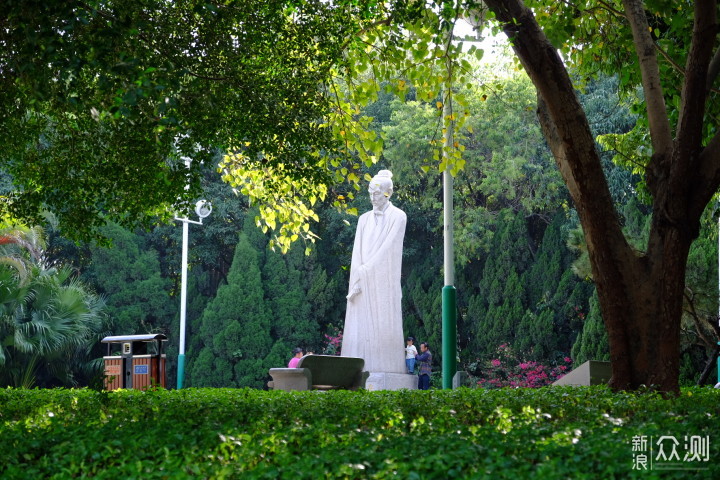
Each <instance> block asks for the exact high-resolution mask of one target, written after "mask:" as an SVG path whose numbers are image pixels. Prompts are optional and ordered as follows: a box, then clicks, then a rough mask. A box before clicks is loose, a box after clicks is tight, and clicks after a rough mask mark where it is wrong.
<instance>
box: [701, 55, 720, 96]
mask: <svg viewBox="0 0 720 480" xmlns="http://www.w3.org/2000/svg"><path fill="white" fill-rule="evenodd" d="M718 73H720V48H718V49H717V50H715V55H713V58H712V60H711V61H710V67H709V68H708V75H707V83H706V84H705V89H706V90H708V91H709V90H710V89H712V86H713V83H715V79H716V78H717V76H718Z"/></svg>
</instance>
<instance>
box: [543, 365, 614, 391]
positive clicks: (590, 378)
mask: <svg viewBox="0 0 720 480" xmlns="http://www.w3.org/2000/svg"><path fill="white" fill-rule="evenodd" d="M611 376H612V369H611V368H610V362H600V361H597V360H588V361H587V362H585V363H583V364H582V365H580V366H579V367H578V368H576V369H575V370H573V371H571V372H570V373H568V374H567V375H565V376H563V377H560V378H559V379H557V380H555V381H554V382H553V385H581V386H583V385H584V386H587V385H602V384H604V383H608V381H610V377H611Z"/></svg>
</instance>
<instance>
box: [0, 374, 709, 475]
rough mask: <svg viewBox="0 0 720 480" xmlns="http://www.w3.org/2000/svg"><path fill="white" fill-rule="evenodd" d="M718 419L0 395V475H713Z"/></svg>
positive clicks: (327, 401) (700, 399)
mask: <svg viewBox="0 0 720 480" xmlns="http://www.w3.org/2000/svg"><path fill="white" fill-rule="evenodd" d="M719 420H720V391H718V390H714V389H708V388H705V389H701V388H689V389H684V390H683V391H682V393H681V395H680V396H679V397H677V398H669V399H665V398H663V397H661V396H660V395H658V394H655V393H612V392H610V391H609V390H608V389H606V388H604V387H548V388H540V389H498V390H483V389H458V390H446V391H441V390H429V391H424V392H420V391H412V392H409V391H400V392H366V391H360V392H346V391H332V392H324V393H323V392H273V391H270V392H267V391H259V390H250V389H186V390H179V391H177V390H172V391H165V390H151V391H147V392H141V391H135V390H119V391H114V392H97V391H93V390H87V389H81V390H64V389H58V390H21V389H6V390H0V478H3V479H26V478H38V479H39V478H44V479H65V478H97V479H104V478H107V479H110V478H113V479H116V478H123V479H141V478H142V479H183V478H188V479H189V478H193V479H195V478H211V479H222V478H242V479H246V478H248V479H255V478H258V479H259V478H267V479H276V478H288V479H290V478H292V479H304V478H307V479H319V478H320V479H321V478H332V479H335V478H347V479H365V478H368V479H376V478H377V479H382V478H402V479H436V478H437V479H456V478H459V479H476V478H492V479H502V478H509V479H513V480H517V479H520V478H529V477H534V478H572V479H584V478H586V479H600V478H602V479H609V478H644V479H654V478H663V479H665V478H720V451H719V449H718V445H720V423H719ZM663 436H665V437H673V438H674V439H676V440H677V441H678V442H679V444H678V445H677V446H676V448H677V455H678V457H679V460H680V461H677V459H671V460H673V462H670V461H663V458H660V459H659V460H656V458H655V457H656V456H657V455H658V453H659V452H658V448H659V447H660V445H659V444H658V443H657V440H659V439H660V438H661V437H663ZM643 438H644V439H645V443H643V442H642V440H643ZM698 439H700V440H703V442H705V443H700V445H699V446H698V445H695V444H693V446H690V443H692V442H695V443H696V441H697V440H698ZM665 440H668V438H666V439H665ZM691 441H692V442H691ZM689 442H690V443H689ZM664 443H665V447H664V448H665V449H666V450H667V449H668V447H669V446H670V443H669V442H668V441H665V442H664ZM705 445H707V447H708V451H702V452H700V453H702V455H701V458H698V455H697V454H698V452H699V450H702V447H703V446H705ZM643 446H645V447H646V448H645V449H643V448H642V447H643ZM651 448H652V450H651ZM691 451H692V452H694V456H695V457H696V458H694V459H692V460H690V457H691V456H690V455H689V456H688V459H683V457H684V456H685V454H686V453H688V452H691ZM669 453H670V452H669V451H667V452H665V455H666V456H667V455H668V454H669ZM640 455H645V456H646V457H647V459H648V461H647V463H646V464H643V462H639V460H641V457H640ZM670 463H674V464H676V465H675V467H676V468H679V469H674V470H670V469H668V467H669V466H670ZM643 466H647V467H648V468H647V470H646V469H644V468H642V467H643ZM638 468H639V469H638Z"/></svg>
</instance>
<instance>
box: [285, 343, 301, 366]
mask: <svg viewBox="0 0 720 480" xmlns="http://www.w3.org/2000/svg"><path fill="white" fill-rule="evenodd" d="M292 353H293V357H292V358H291V359H290V362H288V368H297V365H298V363H299V362H300V359H301V358H302V356H303V351H302V348H299V347H298V348H293V351H292Z"/></svg>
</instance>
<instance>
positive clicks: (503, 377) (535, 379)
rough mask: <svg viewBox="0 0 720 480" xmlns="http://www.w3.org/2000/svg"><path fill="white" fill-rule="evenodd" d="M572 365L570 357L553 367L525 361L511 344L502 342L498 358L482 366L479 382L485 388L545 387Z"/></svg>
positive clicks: (498, 350)
mask: <svg viewBox="0 0 720 480" xmlns="http://www.w3.org/2000/svg"><path fill="white" fill-rule="evenodd" d="M571 366H572V359H571V358H570V357H564V358H563V359H562V360H560V361H558V364H557V365H555V366H552V367H551V366H547V365H543V364H541V363H538V362H534V361H529V362H525V361H522V360H520V359H519V358H518V356H517V354H516V353H515V351H514V350H513V349H512V348H511V347H510V346H509V345H507V344H502V345H500V346H499V347H498V349H497V358H493V359H492V360H490V361H489V362H486V363H485V364H484V365H482V366H480V369H479V372H478V373H479V375H478V377H479V379H478V380H477V384H478V385H479V386H480V387H483V388H501V387H526V388H537V387H544V386H546V385H550V384H551V383H553V382H554V381H555V380H557V379H558V378H560V377H562V376H563V375H565V373H567V370H568V369H569V368H570V367H571Z"/></svg>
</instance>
